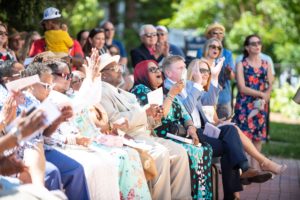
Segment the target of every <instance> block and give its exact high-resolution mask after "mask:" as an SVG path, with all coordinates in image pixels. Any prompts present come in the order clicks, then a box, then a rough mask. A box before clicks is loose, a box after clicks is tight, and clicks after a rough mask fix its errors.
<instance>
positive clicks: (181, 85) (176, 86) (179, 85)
mask: <svg viewBox="0 0 300 200" xmlns="http://www.w3.org/2000/svg"><path fill="white" fill-rule="evenodd" d="M183 88H184V81H183V80H180V81H178V82H177V83H176V84H174V85H172V87H171V88H170V91H169V94H170V95H171V96H172V97H175V96H176V95H177V94H179V93H180V92H181V91H182V89H183Z"/></svg>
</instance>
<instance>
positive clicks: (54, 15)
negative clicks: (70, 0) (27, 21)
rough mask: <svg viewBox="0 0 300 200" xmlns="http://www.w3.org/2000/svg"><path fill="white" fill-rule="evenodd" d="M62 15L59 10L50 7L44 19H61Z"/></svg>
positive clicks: (45, 11) (46, 10) (45, 12)
mask: <svg viewBox="0 0 300 200" xmlns="http://www.w3.org/2000/svg"><path fill="white" fill-rule="evenodd" d="M60 17H61V14H60V12H59V10H58V9H57V8H54V7H50V8H47V9H45V10H44V15H43V19H42V21H44V20H49V19H55V18H60Z"/></svg>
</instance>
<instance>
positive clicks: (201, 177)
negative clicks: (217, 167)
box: [131, 60, 212, 199]
mask: <svg viewBox="0 0 300 200" xmlns="http://www.w3.org/2000/svg"><path fill="white" fill-rule="evenodd" d="M134 80H135V82H134V87H133V88H132V90H131V92H132V93H134V94H135V95H136V97H137V98H138V100H139V102H140V104H141V105H142V106H145V105H146V104H148V99H147V94H148V93H149V92H151V91H152V90H155V89H158V88H159V87H162V83H163V76H162V73H161V71H160V68H159V67H158V64H157V62H156V61H154V60H144V61H141V62H140V63H138V64H137V65H136V68H135V69H134ZM183 87H184V84H183V83H178V84H175V85H174V86H173V87H171V89H170V91H169V92H168V93H167V94H166V97H165V99H164V103H163V105H162V106H163V108H164V116H163V118H162V119H161V124H162V125H160V126H158V127H157V128H155V130H154V132H155V134H156V135H158V136H159V137H163V138H167V136H166V134H167V133H172V127H173V128H174V125H175V124H179V125H181V126H182V127H184V128H185V129H186V131H185V134H186V135H185V134H184V135H182V136H189V137H192V138H193V140H194V142H195V145H197V142H199V141H198V136H197V133H196V131H197V129H196V128H195V127H194V125H193V121H192V119H191V117H190V115H189V114H188V113H187V111H186V110H185V108H184V106H183V105H181V104H180V103H179V101H178V100H177V99H176V98H175V96H176V95H177V94H178V93H180V92H181V90H182V89H183ZM174 134H176V133H175V132H174ZM174 141H175V142H177V143H179V144H180V145H182V146H183V147H184V148H185V149H186V151H187V153H188V155H189V157H190V160H191V163H190V172H191V184H192V185H191V188H192V197H193V199H211V198H212V187H211V186H212V183H211V177H210V176H209V174H210V169H211V157H212V149H211V147H210V145H207V144H206V143H202V144H201V146H194V145H192V144H186V143H184V142H179V141H176V140H174ZM205 158H206V159H205Z"/></svg>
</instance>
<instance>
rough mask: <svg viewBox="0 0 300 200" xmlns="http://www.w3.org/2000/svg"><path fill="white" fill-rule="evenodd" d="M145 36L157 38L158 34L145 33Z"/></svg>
mask: <svg viewBox="0 0 300 200" xmlns="http://www.w3.org/2000/svg"><path fill="white" fill-rule="evenodd" d="M144 36H146V38H152V37H157V33H145V34H144Z"/></svg>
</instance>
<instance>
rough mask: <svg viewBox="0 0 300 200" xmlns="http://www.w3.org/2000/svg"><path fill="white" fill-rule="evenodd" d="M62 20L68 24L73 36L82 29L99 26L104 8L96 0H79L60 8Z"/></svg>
mask: <svg viewBox="0 0 300 200" xmlns="http://www.w3.org/2000/svg"><path fill="white" fill-rule="evenodd" d="M62 14H63V17H64V20H65V21H66V22H67V24H68V26H69V32H70V34H71V35H72V36H73V37H76V34H77V33H78V32H79V31H80V30H82V29H88V30H90V29H92V28H94V27H98V26H99V22H100V21H101V20H102V19H103V17H104V10H103V9H102V8H101V6H100V3H99V2H98V0H80V1H76V3H75V4H69V5H67V6H66V7H65V8H63V9H62Z"/></svg>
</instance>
